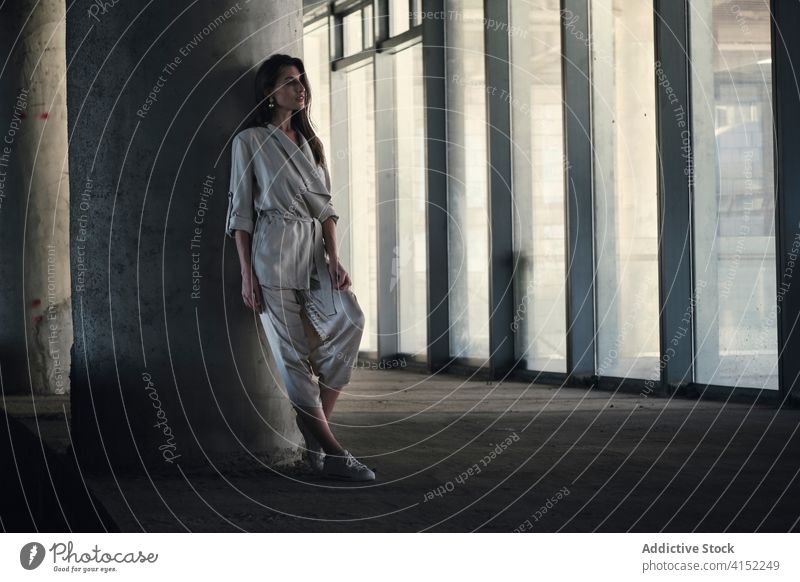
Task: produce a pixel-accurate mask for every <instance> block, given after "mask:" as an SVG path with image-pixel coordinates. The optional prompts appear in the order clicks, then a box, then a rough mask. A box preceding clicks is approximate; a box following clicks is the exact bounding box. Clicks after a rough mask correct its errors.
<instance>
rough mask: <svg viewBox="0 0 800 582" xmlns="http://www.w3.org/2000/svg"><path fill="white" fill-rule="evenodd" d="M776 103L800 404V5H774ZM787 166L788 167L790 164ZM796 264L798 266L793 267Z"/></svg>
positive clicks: (782, 381)
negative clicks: (796, 243)
mask: <svg viewBox="0 0 800 582" xmlns="http://www.w3.org/2000/svg"><path fill="white" fill-rule="evenodd" d="M770 8H771V13H772V15H773V19H772V26H771V29H772V30H771V31H772V79H773V87H772V99H773V105H774V115H775V119H774V121H775V148H776V150H775V154H776V155H775V188H776V203H775V257H776V261H775V263H776V265H775V266H776V269H777V273H776V276H777V288H776V293H777V307H778V308H779V309H780V311H779V312H778V313H777V327H778V330H777V332H778V384H779V393H780V399H781V401H783V402H786V403H789V404H792V405H795V406H796V405H797V404H800V358H798V357H797V354H799V353H800V321H799V319H800V288H799V287H800V282H799V281H798V278H800V269H798V268H797V267H798V266H800V263H795V261H796V260H797V258H798V257H795V258H794V259H792V257H791V256H790V254H791V253H792V252H795V253H796V252H797V248H796V247H795V248H794V249H793V247H792V243H793V241H794V239H795V236H799V235H800V196H798V194H797V193H798V192H800V165H798V164H797V161H796V160H798V159H800V136H799V135H798V133H797V130H796V128H797V127H798V124H800V80H798V74H797V70H796V64H797V63H798V62H800V37H798V36H797V35H796V34H793V32H794V31H796V30H798V28H800V5H799V4H798V3H797V2H785V1H783V0H772V2H771V6H770ZM785 162H786V163H785ZM790 263H795V264H790Z"/></svg>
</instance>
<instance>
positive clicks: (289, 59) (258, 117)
mask: <svg viewBox="0 0 800 582" xmlns="http://www.w3.org/2000/svg"><path fill="white" fill-rule="evenodd" d="M289 65H294V66H295V67H297V70H298V71H300V82H301V83H303V87H305V90H306V99H305V101H306V102H305V106H304V107H303V108H302V109H300V110H299V111H296V112H295V113H293V114H292V117H291V121H290V122H291V124H292V128H293V129H294V130H296V131H299V132H300V133H302V134H303V137H305V138H306V141H308V145H309V146H310V147H311V152H312V153H313V154H314V160H315V161H316V162H317V164H322V165H323V166H325V165H326V164H325V152H324V151H323V148H322V141H321V140H320V139H319V138H318V137H317V133H316V132H315V131H314V127H313V125H312V123H311V119H310V118H309V116H308V108H309V106H310V105H311V97H312V93H311V86H310V84H309V82H308V78H307V77H306V68H305V67H304V66H303V61H302V59H299V58H298V57H293V56H290V55H285V54H281V53H276V54H274V55H272V56H270V57H269V58H268V59H267V60H266V61H264V62H263V63H262V64H261V66H260V67H259V68H258V72H257V73H256V82H255V89H256V113H255V120H254V123H255V124H256V125H264V124H265V123H272V110H271V109H270V108H269V107H268V106H267V96H266V95H265V94H264V93H265V92H266V91H267V89H270V90H274V89H275V85H276V83H277V82H278V78H279V75H280V73H281V69H282V68H283V67H286V66H289Z"/></svg>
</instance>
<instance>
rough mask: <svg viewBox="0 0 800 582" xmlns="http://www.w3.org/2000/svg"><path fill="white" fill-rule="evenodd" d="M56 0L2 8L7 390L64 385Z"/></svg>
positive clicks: (65, 229)
mask: <svg viewBox="0 0 800 582" xmlns="http://www.w3.org/2000/svg"><path fill="white" fill-rule="evenodd" d="M65 9H66V6H65V4H64V2H63V1H59V0H43V1H40V2H33V1H25V2H11V3H8V4H7V5H6V6H4V7H3V10H2V12H3V15H2V20H3V21H4V23H5V25H6V26H7V27H8V29H7V30H6V31H4V34H3V37H4V39H5V40H4V43H6V46H5V47H4V48H5V50H4V51H3V54H4V55H8V56H9V59H8V61H6V67H5V70H4V71H3V87H4V89H3V97H2V99H1V100H0V102H2V104H3V114H4V115H3V121H4V123H3V125H2V131H3V135H2V143H0V171H2V172H3V173H2V174H0V178H3V181H2V184H3V187H2V191H0V200H2V203H1V204H0V222H1V223H2V232H3V234H2V248H3V255H2V257H3V258H2V263H3V265H2V267H0V269H2V271H1V272H0V278H2V287H1V288H0V303H2V305H3V306H2V308H0V309H2V321H3V325H2V331H1V332H0V334H2V336H0V345H2V349H1V350H0V353H1V354H2V356H0V357H2V362H1V364H2V368H3V372H4V378H3V379H4V386H3V387H4V390H5V391H6V393H24V392H28V391H32V392H34V393H40V394H41V393H50V394H64V393H65V392H66V391H67V390H68V387H69V350H70V346H71V344H72V318H71V315H72V314H71V310H70V304H69V294H70V285H69V281H70V273H69V257H68V253H69V246H68V243H69V212H68V209H69V186H68V183H67V176H68V165H67V112H66V93H65V90H64V79H65V75H66V59H65V34H64V12H65Z"/></svg>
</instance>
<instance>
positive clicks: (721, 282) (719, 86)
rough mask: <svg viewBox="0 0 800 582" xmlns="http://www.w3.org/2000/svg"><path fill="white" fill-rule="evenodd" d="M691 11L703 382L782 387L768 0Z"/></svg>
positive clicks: (698, 2)
mask: <svg viewBox="0 0 800 582" xmlns="http://www.w3.org/2000/svg"><path fill="white" fill-rule="evenodd" d="M690 9H691V12H690V30H691V47H692V63H691V64H692V67H691V75H692V77H691V79H692V126H693V138H694V139H693V144H692V147H693V153H694V160H693V161H694V164H693V165H694V176H693V178H694V239H695V241H694V243H695V246H694V253H695V255H694V259H695V260H694V267H695V289H697V290H698V292H697V295H698V301H697V312H696V322H697V323H696V341H695V350H696V353H697V363H696V380H697V381H698V382H703V383H707V384H717V385H724V386H740V385H742V386H747V387H756V388H769V389H776V390H777V388H778V369H777V364H778V337H777V307H776V264H775V236H774V217H775V204H774V200H775V195H774V171H773V160H774V157H773V156H774V153H773V131H772V105H771V104H772V78H771V63H772V61H771V55H770V9H769V3H768V2H765V1H753V2H742V3H735V2H729V1H724V0H695V1H693V2H691V3H690Z"/></svg>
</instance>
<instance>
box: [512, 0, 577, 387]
mask: <svg viewBox="0 0 800 582" xmlns="http://www.w3.org/2000/svg"><path fill="white" fill-rule="evenodd" d="M560 20H561V18H560V12H559V1H558V0H532V1H530V2H519V3H518V2H513V3H511V24H512V26H513V28H512V30H515V31H516V32H515V34H513V35H511V62H512V67H511V92H512V94H513V96H514V100H513V103H514V104H515V105H514V107H512V108H511V137H512V148H513V149H512V152H513V154H512V155H513V185H514V201H515V204H516V208H515V216H517V215H518V216H519V218H518V220H519V224H518V225H517V224H515V226H518V227H519V228H516V229H515V232H514V251H515V259H516V261H517V265H516V268H517V274H516V279H515V280H514V302H515V305H516V309H515V312H514V322H513V324H512V328H513V329H514V330H515V331H516V342H515V345H516V357H517V358H519V359H522V360H523V362H524V365H525V367H526V368H528V369H530V370H543V371H551V372H565V371H566V367H567V366H566V312H565V309H566V304H565V275H566V273H565V270H566V267H565V257H564V254H565V253H564V233H565V230H564V164H563V161H562V160H563V153H564V136H563V131H562V119H563V113H562V108H563V104H562V100H563V92H562V90H561V34H560V30H561V28H560ZM517 105H518V106H517ZM516 222H517V219H515V223H516Z"/></svg>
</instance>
